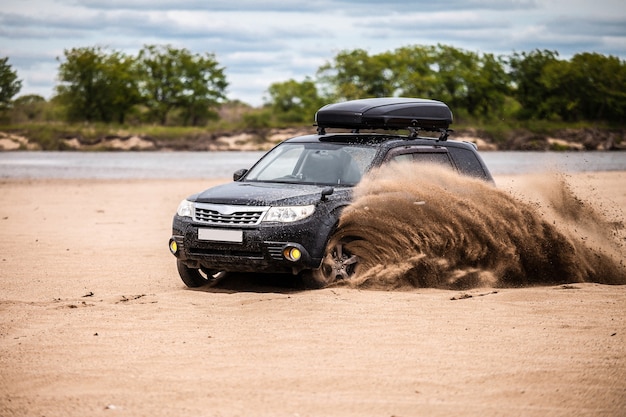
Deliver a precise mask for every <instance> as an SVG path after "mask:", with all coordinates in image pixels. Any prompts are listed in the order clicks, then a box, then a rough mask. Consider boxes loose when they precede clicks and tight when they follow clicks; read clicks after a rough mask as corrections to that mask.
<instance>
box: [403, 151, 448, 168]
mask: <svg viewBox="0 0 626 417" xmlns="http://www.w3.org/2000/svg"><path fill="white" fill-rule="evenodd" d="M413 160H414V161H415V162H417V163H420V164H424V163H427V164H440V165H444V166H447V167H449V168H453V165H452V162H451V161H450V158H449V157H448V153H447V152H437V153H429V152H416V153H414V154H413Z"/></svg>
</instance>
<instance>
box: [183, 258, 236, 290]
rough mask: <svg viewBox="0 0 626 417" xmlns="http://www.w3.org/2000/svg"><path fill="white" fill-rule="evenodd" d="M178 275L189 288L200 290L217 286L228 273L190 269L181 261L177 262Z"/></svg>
mask: <svg viewBox="0 0 626 417" xmlns="http://www.w3.org/2000/svg"><path fill="white" fill-rule="evenodd" d="M176 268H177V269H178V275H180V278H181V279H182V280H183V282H184V283H185V285H186V286H188V287H189V288H198V287H202V286H204V285H208V284H215V283H216V282H217V281H219V280H220V279H222V278H223V277H224V276H225V275H226V271H218V270H213V269H211V270H205V269H196V268H189V267H188V266H187V265H185V264H184V263H183V262H181V261H180V260H176Z"/></svg>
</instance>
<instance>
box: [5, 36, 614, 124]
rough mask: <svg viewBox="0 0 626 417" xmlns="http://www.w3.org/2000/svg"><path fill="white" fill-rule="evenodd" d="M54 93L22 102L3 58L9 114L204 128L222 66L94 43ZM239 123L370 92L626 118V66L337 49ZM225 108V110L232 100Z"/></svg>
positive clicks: (479, 114) (67, 59)
mask: <svg viewBox="0 0 626 417" xmlns="http://www.w3.org/2000/svg"><path fill="white" fill-rule="evenodd" d="M58 79H59V85H57V86H56V89H55V96H54V97H53V98H52V99H51V100H50V102H46V100H44V99H43V98H42V97H38V96H23V97H18V98H16V99H13V97H14V96H15V95H16V94H17V93H18V92H19V90H20V87H21V81H20V80H19V79H18V77H17V74H16V73H15V72H14V71H13V70H12V69H11V67H10V65H8V63H7V58H4V59H1V60H0V106H1V107H0V109H4V114H5V117H6V115H7V114H8V115H9V116H8V117H9V118H13V119H15V118H22V119H24V118H26V119H27V120H41V119H42V118H44V119H47V120H59V121H70V122H83V121H86V122H105V123H119V124H125V123H131V124H140V123H156V124H162V125H166V124H167V125H181V126H206V125H207V124H208V123H210V122H211V121H212V120H215V119H216V118H217V112H218V111H219V109H220V108H221V107H223V106H224V104H225V103H226V98H225V97H226V88H227V87H228V82H227V81H226V76H225V68H223V67H221V66H220V65H219V63H218V61H217V59H216V57H215V56H214V55H212V54H204V55H200V54H192V53H191V52H189V51H188V50H186V49H177V48H173V47H171V46H157V45H148V46H145V47H144V48H143V49H142V50H141V51H140V52H139V53H138V54H137V55H136V56H130V55H127V54H124V53H121V52H119V51H110V50H107V49H104V48H100V47H85V48H75V49H71V50H66V51H65V56H64V57H63V58H62V59H59V72H58ZM267 93H268V96H267V98H266V103H265V105H264V106H262V107H261V108H259V109H249V110H248V111H246V112H245V113H244V114H243V115H242V117H241V119H242V122H241V123H243V124H244V125H245V126H242V127H263V126H270V125H276V124H301V123H305V124H310V123H311V122H312V116H313V114H314V113H315V111H316V110H317V109H318V108H319V107H321V106H322V105H324V104H326V103H329V102H334V101H341V100H350V99H358V98H366V97H384V96H405V97H423V98H432V99H437V100H442V101H444V102H446V103H447V104H448V105H449V106H450V107H451V108H452V109H453V112H454V113H455V116H456V117H457V120H459V119H461V120H466V121H469V122H471V121H489V120H502V119H508V120H548V121H559V122H581V121H594V122H606V123H611V124H621V123H623V122H624V121H625V120H626V63H625V62H624V61H623V60H621V59H619V58H617V57H614V56H605V55H601V54H597V53H580V54H576V55H574V56H573V57H572V58H571V59H568V60H565V59H560V57H559V54H558V52H556V51H550V50H534V51H530V52H515V53H512V54H511V55H508V56H507V55H501V56H497V55H493V54H488V53H484V54H479V53H475V52H470V51H466V50H462V49H458V48H454V47H451V46H446V45H436V46H423V45H417V46H407V47H402V48H399V49H396V50H393V51H387V52H383V53H379V54H369V53H368V52H367V51H365V50H362V49H356V50H346V51H341V52H339V53H338V54H337V55H336V56H335V57H334V58H333V59H332V60H331V61H329V62H327V63H326V64H324V65H323V66H321V67H320V68H319V69H318V70H317V72H316V74H315V75H311V76H308V77H306V78H305V79H304V80H303V81H296V80H293V79H292V80H287V81H284V82H279V83H274V84H272V85H270V86H269V88H268V90H267ZM231 104H232V103H231Z"/></svg>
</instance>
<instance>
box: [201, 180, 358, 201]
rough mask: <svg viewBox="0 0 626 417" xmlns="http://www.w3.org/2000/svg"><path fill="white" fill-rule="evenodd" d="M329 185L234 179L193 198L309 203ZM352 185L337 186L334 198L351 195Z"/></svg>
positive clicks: (318, 196)
mask: <svg viewBox="0 0 626 417" xmlns="http://www.w3.org/2000/svg"><path fill="white" fill-rule="evenodd" d="M325 188H330V187H329V186H319V185H308V184H285V183H280V184H279V183H261V182H231V183H227V184H222V185H218V186H216V187H212V188H209V189H207V190H205V191H202V192H201V193H198V194H195V195H193V196H191V197H190V198H189V199H190V200H192V201H195V202H198V203H213V204H232V205H246V206H278V205H307V204H314V203H316V202H318V201H320V199H321V197H322V190H324V189H325ZM351 192H352V189H351V187H337V188H334V192H333V194H332V196H330V198H332V199H337V198H340V199H348V198H349V197H350V195H351Z"/></svg>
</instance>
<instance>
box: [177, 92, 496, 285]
mask: <svg viewBox="0 0 626 417" xmlns="http://www.w3.org/2000/svg"><path fill="white" fill-rule="evenodd" d="M420 116H421V118H420ZM316 121H317V125H318V134H316V135H307V136H300V137H295V138H291V139H288V140H286V141H284V142H282V143H280V144H279V145H277V146H276V147H275V148H273V149H272V150H270V151H269V152H268V153H267V154H265V155H264V156H263V157H262V158H261V159H260V160H259V161H258V162H257V163H256V164H255V165H254V166H253V167H252V168H251V169H249V170H245V169H242V170H239V171H237V172H236V173H235V175H234V178H233V179H234V181H233V182H231V183H227V184H223V185H219V186H216V187H213V188H210V189H207V190H204V191H202V192H199V193H197V194H194V195H192V196H189V197H188V198H187V199H185V200H184V201H182V202H181V204H180V206H179V208H178V210H177V213H176V215H175V216H174V219H173V227H172V237H171V238H170V250H171V252H172V253H173V254H174V255H175V256H176V258H177V265H178V271H179V274H180V276H181V278H182V279H183V281H184V282H185V284H187V285H188V286H191V287H195V286H199V285H203V284H205V283H208V282H211V281H212V280H214V279H215V278H217V277H218V276H220V275H221V274H222V273H223V272H231V271H232V272H235V271H236V272H289V273H294V274H299V273H301V272H303V271H312V272H313V273H314V275H313V276H314V277H316V278H314V279H312V280H311V279H309V282H313V283H314V284H313V285H319V284H323V283H326V282H328V281H329V280H334V279H338V278H347V277H348V276H349V275H350V273H351V271H352V270H353V268H352V267H351V265H353V264H354V263H355V262H356V260H355V259H351V258H350V256H349V254H345V253H341V248H339V253H337V248H334V252H333V249H332V248H328V242H329V240H330V238H331V236H332V235H333V231H334V230H335V228H336V226H337V223H338V220H339V216H340V214H341V211H342V209H343V208H344V207H346V206H347V205H348V204H350V202H351V199H352V188H353V187H354V186H355V185H356V184H357V183H358V182H359V181H360V179H361V177H362V176H363V175H364V174H365V173H366V172H368V171H370V170H372V169H373V168H376V167H378V166H381V165H382V164H386V163H390V162H393V161H412V162H415V163H439V164H443V165H446V166H449V167H450V168H451V169H454V170H456V171H458V172H459V173H461V174H464V175H469V176H473V177H477V178H481V179H483V180H485V181H493V180H492V177H491V174H490V173H489V170H488V169H487V167H486V166H485V164H484V162H483V160H482V159H481V157H480V156H479V154H478V153H477V150H476V147H475V146H474V145H473V144H471V143H467V142H461V141H453V140H447V137H448V130H447V128H448V126H449V124H450V123H451V122H452V113H451V112H450V111H449V109H448V108H447V106H445V104H443V103H441V102H438V101H432V100H420V99H398V98H387V99H367V100H355V101H351V102H345V103H339V104H334V105H329V106H325V107H323V108H322V109H320V111H318V113H317V114H316ZM399 126H403V127H404V129H406V130H408V131H409V134H405V135H400V134H389V133H360V132H359V131H358V129H359V128H363V129H387V130H388V129H400V127H399ZM327 128H348V129H353V131H352V132H351V133H327V132H326V129H327ZM419 129H424V130H429V131H436V132H439V136H437V137H421V136H418V134H417V131H418V130H419ZM331 252H332V254H331ZM331 255H332V256H334V257H338V258H341V259H338V262H335V263H331V265H330V266H328V267H327V268H323V260H324V258H325V257H328V256H331ZM315 273H316V274H315ZM320 274H322V275H325V277H324V278H320V277H319V275H320ZM315 283H317V284H315Z"/></svg>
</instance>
